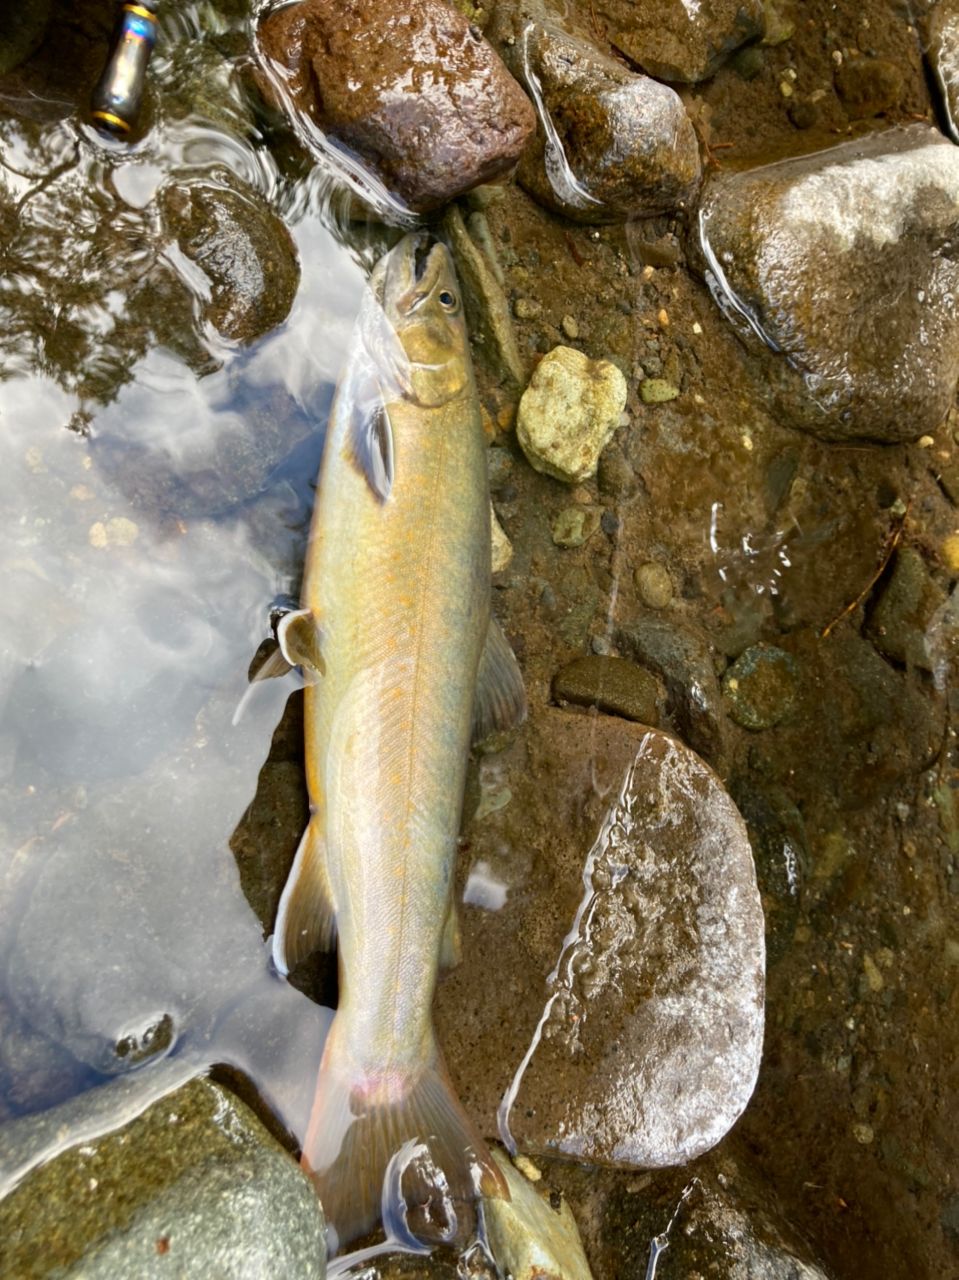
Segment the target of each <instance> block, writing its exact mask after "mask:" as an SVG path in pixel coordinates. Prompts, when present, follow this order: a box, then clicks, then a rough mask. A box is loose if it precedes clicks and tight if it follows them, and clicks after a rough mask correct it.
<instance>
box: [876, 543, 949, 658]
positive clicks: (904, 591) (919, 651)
mask: <svg viewBox="0 0 959 1280" xmlns="http://www.w3.org/2000/svg"><path fill="white" fill-rule="evenodd" d="M945 599H946V597H945V593H944V592H943V591H942V589H941V587H939V586H937V584H936V583H935V582H933V580H932V577H931V576H930V573H929V570H928V569H927V568H926V562H925V560H923V558H922V556H921V555H920V554H919V552H918V551H916V549H915V548H914V547H901V548H900V549H899V551H897V552H896V561H895V564H894V565H893V568H892V574H891V575H890V577H889V580H888V581H887V582H886V584H885V586H884V587H883V588H882V591H881V593H880V595H879V598H878V600H877V601H876V604H875V607H874V608H873V610H872V613H871V615H870V617H869V622H868V625H867V631H868V634H869V637H870V639H871V640H872V641H873V642H874V644H875V645H876V648H877V649H879V650H880V652H882V653H884V654H885V655H886V656H887V657H889V658H892V659H894V660H895V661H896V662H903V663H906V664H907V665H908V666H915V667H921V668H922V669H923V670H925V671H930V670H932V663H931V661H930V658H929V653H928V650H927V647H926V632H927V630H928V628H929V625H930V623H931V622H932V618H933V615H934V614H935V612H936V610H937V609H938V608H939V606H940V605H941V604H943V602H944V601H945Z"/></svg>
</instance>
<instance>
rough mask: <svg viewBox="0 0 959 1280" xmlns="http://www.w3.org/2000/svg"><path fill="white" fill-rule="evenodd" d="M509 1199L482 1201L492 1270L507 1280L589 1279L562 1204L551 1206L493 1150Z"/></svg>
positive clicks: (575, 1233)
mask: <svg viewBox="0 0 959 1280" xmlns="http://www.w3.org/2000/svg"><path fill="white" fill-rule="evenodd" d="M493 1159H494V1160H495V1161H496V1163H497V1164H498V1165H499V1167H500V1169H501V1170H502V1171H503V1176H504V1177H505V1178H506V1184H507V1186H508V1187H509V1193H510V1198H509V1200H487V1201H486V1206H485V1219H486V1229H487V1232H488V1233H489V1242H490V1247H491V1249H492V1251H493V1257H494V1258H495V1259H496V1262H497V1265H498V1266H499V1267H500V1269H501V1270H502V1271H503V1272H504V1273H505V1274H507V1275H509V1276H511V1277H512V1280H592V1277H591V1274H590V1270H589V1264H588V1263H587V1261H586V1257H585V1255H584V1253H583V1246H582V1244H581V1243H580V1239H579V1231H578V1230H577V1229H576V1219H575V1218H574V1217H573V1215H572V1212H571V1211H570V1207H569V1205H568V1204H567V1203H566V1201H565V1200H562V1199H560V1198H559V1197H557V1200H558V1201H559V1202H558V1203H557V1204H556V1205H555V1206H554V1205H553V1204H552V1203H551V1200H550V1197H549V1196H547V1195H544V1194H543V1192H542V1191H538V1190H537V1189H536V1188H535V1187H534V1185H533V1184H532V1183H531V1182H530V1181H529V1179H528V1178H525V1177H524V1176H523V1175H522V1173H520V1172H519V1170H518V1169H517V1168H516V1167H515V1166H514V1165H513V1163H512V1162H511V1161H510V1160H508V1159H507V1158H506V1157H505V1156H504V1155H502V1153H501V1152H499V1151H494V1152H493Z"/></svg>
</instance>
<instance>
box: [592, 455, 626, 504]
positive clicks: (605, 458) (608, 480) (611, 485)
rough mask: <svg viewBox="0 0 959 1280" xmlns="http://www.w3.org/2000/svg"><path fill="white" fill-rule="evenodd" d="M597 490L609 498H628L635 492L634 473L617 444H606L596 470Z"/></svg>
mask: <svg viewBox="0 0 959 1280" xmlns="http://www.w3.org/2000/svg"><path fill="white" fill-rule="evenodd" d="M596 482H597V484H598V485H599V491H600V493H602V494H605V495H606V496H608V497H610V498H628V497H630V496H631V495H632V494H633V493H635V492H636V475H635V472H634V471H633V468H632V467H631V466H630V465H629V462H628V460H627V458H626V455H625V454H624V453H623V451H622V449H621V448H620V447H619V445H617V444H610V445H607V446H606V448H605V449H604V450H603V452H602V454H601V455H600V459H599V466H598V468H597V471H596Z"/></svg>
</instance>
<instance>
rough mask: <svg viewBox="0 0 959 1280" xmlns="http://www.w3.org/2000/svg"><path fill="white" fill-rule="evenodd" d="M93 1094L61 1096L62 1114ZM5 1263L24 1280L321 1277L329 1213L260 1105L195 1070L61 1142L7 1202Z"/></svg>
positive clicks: (20, 1128) (1, 1219)
mask: <svg viewBox="0 0 959 1280" xmlns="http://www.w3.org/2000/svg"><path fill="white" fill-rule="evenodd" d="M85 1106H86V1102H85V1099H84V1098H82V1097H81V1098H80V1099H77V1100H75V1101H74V1102H72V1103H69V1104H67V1106H66V1107H64V1108H60V1113H62V1116H63V1121H64V1123H65V1124H66V1125H68V1126H71V1125H72V1123H73V1117H72V1116H71V1115H68V1112H69V1111H71V1109H72V1110H73V1111H75V1110H76V1109H77V1108H81V1109H82V1108H84V1107H85ZM58 1114H59V1113H58ZM45 1120H46V1117H40V1118H39V1122H40V1123H41V1124H42V1123H44V1122H45ZM36 1124H37V1122H36V1121H34V1120H32V1119H31V1120H26V1121H19V1122H18V1124H17V1126H16V1127H15V1128H14V1132H13V1134H12V1135H11V1136H10V1140H11V1141H12V1142H13V1144H14V1145H16V1144H17V1143H18V1142H28V1141H29V1132H30V1127H31V1126H33V1127H36ZM0 1271H2V1272H3V1274H4V1275H9V1276H17V1277H19V1280H39V1278H40V1277H45V1276H54V1275H55V1276H58V1277H73V1276H75V1277H78V1278H79V1277H80V1276H82V1277H84V1280H101V1278H102V1280H128V1278H129V1280H152V1278H153V1277H161V1276H173V1275H175V1276H177V1277H180V1278H182V1280H194V1278H195V1280H209V1278H210V1277H212V1276H223V1277H230V1280H262V1277H264V1276H280V1275H282V1276H284V1277H288V1278H289V1280H322V1277H323V1276H325V1274H326V1243H325V1226H324V1221H323V1213H322V1210H321V1208H320V1205H319V1201H318V1200H317V1198H316V1195H315V1194H314V1191H313V1188H312V1186H311V1185H310V1182H309V1180H308V1179H307V1178H306V1176H305V1175H304V1174H303V1173H301V1171H300V1169H299V1168H298V1167H297V1165H296V1163H295V1161H294V1160H293V1158H292V1157H291V1156H290V1155H289V1154H288V1153H287V1152H286V1151H284V1150H283V1149H282V1147H280V1146H279V1144H278V1143H277V1142H276V1141H275V1140H274V1139H273V1138H272V1137H270V1135H269V1133H267V1131H266V1130H265V1129H264V1128H263V1126H262V1125H261V1124H260V1122H259V1121H258V1120H257V1118H256V1116H255V1115H254V1114H253V1112H252V1111H250V1110H249V1109H248V1108H247V1107H246V1106H244V1104H243V1103H242V1102H240V1101H239V1099H238V1098H236V1097H234V1095H233V1094H231V1093H230V1092H228V1091H227V1090H226V1089H223V1088H221V1087H220V1086H219V1085H216V1084H213V1083H212V1082H210V1081H207V1080H194V1081H192V1082H190V1083H189V1084H186V1085H184V1086H182V1087H181V1088H180V1089H178V1090H176V1092H174V1093H171V1094H169V1095H168V1096H167V1097H165V1098H163V1099H162V1100H161V1101H159V1102H155V1103H154V1104H153V1105H152V1106H151V1107H149V1108H148V1109H147V1110H145V1111H144V1112H143V1113H142V1114H140V1115H138V1116H137V1118H136V1119H133V1120H131V1121H130V1122H129V1123H127V1124H125V1125H123V1127H122V1128H119V1129H116V1130H114V1131H108V1132H106V1133H104V1134H103V1135H102V1136H99V1137H88V1138H87V1140H85V1141H84V1142H83V1143H81V1144H78V1145H75V1146H70V1147H68V1148H67V1149H66V1150H64V1151H61V1153H60V1154H58V1155H57V1156H56V1158H55V1159H53V1160H50V1161H49V1162H47V1163H46V1164H44V1165H42V1166H40V1167H39V1168H35V1169H34V1170H33V1171H32V1172H31V1173H30V1174H28V1175H27V1177H26V1178H25V1179H24V1180H23V1181H22V1182H21V1183H20V1184H19V1185H18V1186H17V1187H16V1188H15V1189H14V1190H13V1191H12V1192H11V1193H10V1194H9V1195H8V1196H7V1197H6V1198H5V1199H4V1200H3V1201H0Z"/></svg>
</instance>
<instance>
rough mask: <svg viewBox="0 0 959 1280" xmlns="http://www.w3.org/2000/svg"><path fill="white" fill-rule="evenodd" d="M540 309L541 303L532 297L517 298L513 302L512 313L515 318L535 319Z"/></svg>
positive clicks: (541, 308)
mask: <svg viewBox="0 0 959 1280" xmlns="http://www.w3.org/2000/svg"><path fill="white" fill-rule="evenodd" d="M542 310H543V306H542V303H539V302H537V301H535V299H533V298H517V299H516V301H515V302H514V303H513V315H514V316H515V317H516V319H517V320H535V319H536V317H537V316H538V315H539V314H540V312H541V311H542Z"/></svg>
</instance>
